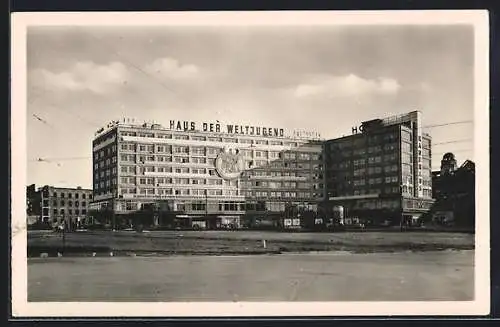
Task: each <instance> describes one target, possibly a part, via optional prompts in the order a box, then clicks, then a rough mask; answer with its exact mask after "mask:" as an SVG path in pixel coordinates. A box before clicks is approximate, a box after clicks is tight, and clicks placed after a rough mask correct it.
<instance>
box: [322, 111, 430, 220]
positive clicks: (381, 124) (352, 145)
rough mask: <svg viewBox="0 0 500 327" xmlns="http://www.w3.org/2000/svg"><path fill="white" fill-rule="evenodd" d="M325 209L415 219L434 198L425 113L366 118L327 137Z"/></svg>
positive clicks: (370, 216) (379, 217)
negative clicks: (350, 131) (343, 132)
mask: <svg viewBox="0 0 500 327" xmlns="http://www.w3.org/2000/svg"><path fill="white" fill-rule="evenodd" d="M325 176H326V193H327V199H326V201H325V203H324V207H325V210H327V211H330V210H332V208H333V207H334V206H341V207H342V208H343V209H344V213H345V215H346V216H349V217H358V218H359V219H362V220H365V221H366V220H368V221H371V222H373V223H375V224H377V223H382V222H392V223H393V224H400V223H403V222H405V223H406V222H409V221H414V220H415V219H418V217H420V216H421V214H423V213H425V212H427V211H428V210H429V209H430V207H431V205H432V203H433V200H432V177H431V137H430V136H429V135H428V134H424V133H423V132H422V125H421V113H420V112H419V111H413V112H410V113H408V114H405V115H400V116H394V117H389V118H385V119H374V120H370V121H365V122H363V123H362V124H361V126H360V127H357V128H353V135H349V136H346V137H342V138H337V139H333V140H328V141H326V142H325Z"/></svg>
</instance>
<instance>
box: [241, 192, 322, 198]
mask: <svg viewBox="0 0 500 327" xmlns="http://www.w3.org/2000/svg"><path fill="white" fill-rule="evenodd" d="M242 195H243V196H248V197H258V198H267V197H270V198H301V199H309V198H311V195H312V197H314V198H318V197H322V196H323V195H322V194H320V193H310V192H295V191H284V192H283V191H243V192H242Z"/></svg>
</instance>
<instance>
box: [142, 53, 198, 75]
mask: <svg viewBox="0 0 500 327" xmlns="http://www.w3.org/2000/svg"><path fill="white" fill-rule="evenodd" d="M145 70H146V71H147V72H148V73H150V74H154V75H156V76H160V77H164V78H168V79H175V80H178V79H189V78H193V77H196V76H198V75H199V69H198V67H197V66H196V65H192V64H181V63H180V62H179V61H177V60H176V59H173V58H168V57H166V58H159V59H156V60H155V61H153V62H152V63H151V64H149V65H147V66H146V69H145Z"/></svg>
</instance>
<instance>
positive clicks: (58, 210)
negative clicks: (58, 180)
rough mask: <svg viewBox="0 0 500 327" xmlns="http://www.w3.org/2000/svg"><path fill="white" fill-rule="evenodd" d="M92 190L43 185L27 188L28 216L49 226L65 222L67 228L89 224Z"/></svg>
mask: <svg viewBox="0 0 500 327" xmlns="http://www.w3.org/2000/svg"><path fill="white" fill-rule="evenodd" d="M92 197H93V194H92V190H89V189H82V188H81V187H77V188H65V187H55V186H49V185H45V186H42V187H40V188H38V189H37V190H35V185H34V184H32V185H29V186H28V187H27V204H28V216H36V217H38V221H39V222H42V223H46V224H50V225H55V224H60V223H62V222H66V224H68V225H69V226H75V227H76V226H79V225H85V224H87V223H89V220H90V217H89V215H88V214H89V211H88V210H89V206H90V202H91V201H92Z"/></svg>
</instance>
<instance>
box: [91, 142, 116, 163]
mask: <svg viewBox="0 0 500 327" xmlns="http://www.w3.org/2000/svg"><path fill="white" fill-rule="evenodd" d="M113 153H116V145H115V144H113V145H111V146H108V147H106V148H105V149H102V150H100V151H97V152H96V153H95V156H94V159H95V160H98V159H101V158H104V157H105V156H109V155H111V154H113Z"/></svg>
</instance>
